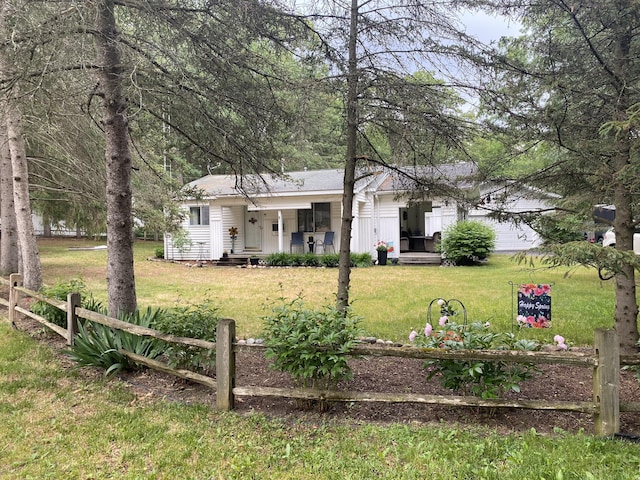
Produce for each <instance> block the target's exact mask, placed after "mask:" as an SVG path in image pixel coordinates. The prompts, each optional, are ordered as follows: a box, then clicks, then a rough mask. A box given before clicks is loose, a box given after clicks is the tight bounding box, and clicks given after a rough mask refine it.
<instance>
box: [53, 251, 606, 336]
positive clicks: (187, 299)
mask: <svg viewBox="0 0 640 480" xmlns="http://www.w3.org/2000/svg"><path fill="white" fill-rule="evenodd" d="M79 244H80V245H88V244H92V243H91V242H86V241H82V242H79V241H77V240H74V239H55V240H42V241H41V242H40V251H41V258H42V265H43V269H44V279H45V282H46V283H47V284H49V285H51V284H55V283H57V282H60V281H65V280H69V279H70V278H82V279H83V280H84V281H85V283H86V284H87V286H88V288H89V290H90V291H91V292H92V293H93V294H94V295H95V296H96V297H98V298H100V299H103V300H104V299H106V282H105V275H106V273H105V272H106V251H104V250H98V251H86V250H81V251H69V250H68V247H69V246H77V245H79ZM159 245H160V244H158V243H155V242H137V243H136V249H135V252H136V258H135V272H136V285H137V295H138V302H139V305H140V306H141V307H146V306H162V307H171V306H175V305H176V304H193V303H198V302H201V301H203V300H204V299H212V300H213V301H214V302H215V303H216V305H218V306H219V308H220V312H221V314H222V315H224V316H226V317H230V318H234V319H235V320H236V321H237V331H238V334H239V335H241V336H257V335H260V333H261V330H262V320H261V319H262V317H263V316H264V315H266V314H267V313H268V312H269V309H270V306H271V305H272V304H273V302H274V301H277V299H278V298H280V297H285V298H289V299H293V298H295V297H296V296H298V295H301V296H303V297H304V298H305V300H306V301H307V302H309V303H310V304H312V305H321V304H330V303H333V301H334V298H335V292H336V286H337V278H338V271H337V269H324V268H234V267H228V268H222V267H220V268H210V267H204V268H197V267H196V268H189V267H185V266H183V265H178V264H174V263H168V262H152V261H148V260H147V258H149V257H152V256H153V253H154V249H155V248H156V247H158V246H159ZM565 273H566V269H559V270H546V269H539V270H531V269H528V268H525V267H523V266H519V265H517V264H516V263H514V262H512V261H511V260H510V257H509V256H507V255H494V256H492V257H491V258H490V260H489V262H488V263H487V264H486V265H483V266H479V267H437V266H425V267H417V266H406V267H405V266H392V265H387V266H384V267H382V266H377V267H371V268H356V269H353V271H352V275H351V299H352V302H353V310H354V311H355V313H356V314H358V315H359V316H361V317H362V318H363V326H364V328H365V329H366V331H367V332H368V334H370V335H374V336H377V337H380V338H384V339H388V340H394V341H403V342H404V341H407V336H408V334H409V332H410V331H411V330H412V329H416V330H418V329H421V328H423V327H424V324H425V322H426V317H427V307H428V305H429V302H430V301H431V300H433V299H434V298H437V297H442V298H445V299H450V298H457V299H459V300H460V301H462V302H463V303H464V304H465V306H466V308H467V312H468V316H469V319H470V320H481V321H483V322H484V321H489V322H490V323H491V325H492V328H494V329H496V330H501V331H510V330H511V328H512V326H511V321H512V318H513V317H514V315H512V312H513V308H514V305H513V303H514V300H513V299H514V292H513V289H512V285H511V284H512V283H513V284H517V283H552V284H553V287H552V299H553V300H552V318H553V328H551V329H545V330H536V331H534V330H530V329H527V330H523V331H522V332H519V333H518V335H520V336H523V337H527V338H533V339H536V340H539V341H541V342H546V343H552V339H553V336H554V335H556V334H560V335H562V336H564V337H565V338H566V339H567V341H568V342H569V343H570V344H573V345H585V344H590V343H592V341H593V330H594V329H595V328H598V327H607V328H610V327H612V326H613V309H614V301H615V299H614V284H613V281H609V282H601V281H600V280H599V279H598V276H597V274H596V272H595V270H590V269H578V270H576V271H575V272H573V274H572V275H570V276H569V277H565ZM438 316H439V315H437V314H436V315H435V321H437V318H438Z"/></svg>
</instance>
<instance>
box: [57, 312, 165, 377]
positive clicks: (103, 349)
mask: <svg viewBox="0 0 640 480" xmlns="http://www.w3.org/2000/svg"><path fill="white" fill-rule="evenodd" d="M103 313H104V312H103ZM160 315H162V310H152V309H150V308H147V310H146V311H144V312H143V313H142V314H141V313H140V312H139V311H136V312H134V313H131V314H128V315H120V316H119V319H120V320H122V321H125V322H128V323H132V324H134V325H139V326H141V327H147V328H151V327H152V325H153V324H154V323H155V322H156V320H157V318H158V317H159V316H160ZM163 348H164V345H163V342H160V341H158V340H156V339H153V338H149V337H142V336H140V335H134V334H132V333H128V332H125V331H122V330H113V329H111V328H109V327H107V326H105V325H102V324H99V323H91V324H89V323H88V322H87V323H86V324H83V323H79V324H78V333H77V335H76V336H75V339H74V345H73V346H72V347H71V348H70V349H69V350H68V352H67V353H68V354H69V356H70V357H71V359H72V360H73V361H75V362H76V363H77V364H78V366H80V367H88V366H92V367H99V368H102V369H104V370H105V373H104V374H105V375H111V374H115V373H116V372H119V371H121V370H134V369H136V368H137V365H136V363H135V362H134V361H133V360H131V359H129V357H127V356H125V355H123V354H122V353H120V350H126V351H128V352H132V353H135V354H138V355H142V356H144V357H147V358H152V359H153V358H157V357H158V356H159V355H160V354H161V353H162V350H163Z"/></svg>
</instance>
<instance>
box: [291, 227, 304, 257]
mask: <svg viewBox="0 0 640 480" xmlns="http://www.w3.org/2000/svg"><path fill="white" fill-rule="evenodd" d="M294 247H301V248H302V252H303V253H304V238H303V234H302V232H291V242H289V252H290V253H293V248H294Z"/></svg>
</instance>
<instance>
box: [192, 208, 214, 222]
mask: <svg viewBox="0 0 640 480" xmlns="http://www.w3.org/2000/svg"><path fill="white" fill-rule="evenodd" d="M189 225H209V207H208V206H206V207H190V208H189Z"/></svg>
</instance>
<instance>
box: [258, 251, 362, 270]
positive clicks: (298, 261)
mask: <svg viewBox="0 0 640 480" xmlns="http://www.w3.org/2000/svg"><path fill="white" fill-rule="evenodd" d="M339 260H340V255H339V254H337V253H325V254H322V255H317V254H315V253H284V252H280V253H271V254H269V255H267V256H266V257H265V259H264V262H265V264H266V265H268V266H270V267H331V268H333V267H337V266H338V263H339ZM371 265H373V261H372V258H371V254H370V253H352V254H351V266H352V267H370V266H371Z"/></svg>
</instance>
